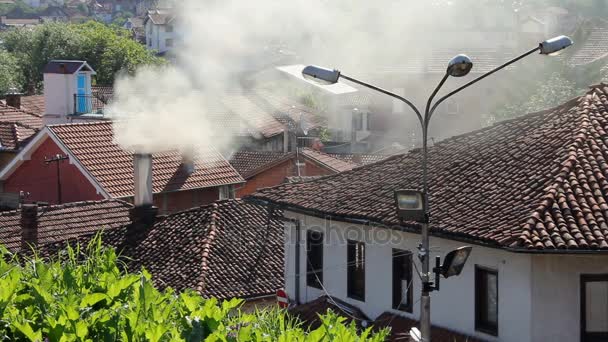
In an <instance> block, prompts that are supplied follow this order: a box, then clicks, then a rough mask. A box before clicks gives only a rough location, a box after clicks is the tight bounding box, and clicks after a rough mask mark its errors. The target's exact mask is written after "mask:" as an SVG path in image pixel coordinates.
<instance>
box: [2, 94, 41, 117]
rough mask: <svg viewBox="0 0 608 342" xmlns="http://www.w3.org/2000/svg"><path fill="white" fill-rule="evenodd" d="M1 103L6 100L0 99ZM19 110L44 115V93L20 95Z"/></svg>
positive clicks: (4, 102)
mask: <svg viewBox="0 0 608 342" xmlns="http://www.w3.org/2000/svg"><path fill="white" fill-rule="evenodd" d="M1 103H2V104H4V105H5V104H6V100H2V101H1ZM20 109H21V110H24V111H26V112H29V113H33V114H36V115H38V116H42V115H44V111H45V104H44V95H28V96H21V108H20Z"/></svg>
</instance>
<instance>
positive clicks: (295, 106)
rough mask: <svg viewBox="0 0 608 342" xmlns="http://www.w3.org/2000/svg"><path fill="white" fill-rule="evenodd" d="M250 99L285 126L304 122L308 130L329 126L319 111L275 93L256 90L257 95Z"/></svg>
mask: <svg viewBox="0 0 608 342" xmlns="http://www.w3.org/2000/svg"><path fill="white" fill-rule="evenodd" d="M250 98H251V99H252V100H253V101H254V102H255V103H256V104H257V105H259V106H260V107H262V108H267V109H268V110H269V111H270V112H272V113H273V115H274V117H275V118H276V119H277V120H278V121H280V122H281V123H283V124H293V123H299V122H301V121H302V124H301V125H302V126H303V128H304V129H307V130H308V129H313V128H318V127H322V126H325V125H326V124H327V119H326V118H325V117H323V116H322V115H319V113H318V111H316V110H314V109H312V108H310V107H307V106H305V105H303V104H300V103H298V102H297V101H295V100H293V99H290V98H287V97H284V96H280V95H278V94H276V93H274V92H270V91H266V90H256V92H255V94H252V95H251V96H250Z"/></svg>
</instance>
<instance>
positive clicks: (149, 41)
mask: <svg viewBox="0 0 608 342" xmlns="http://www.w3.org/2000/svg"><path fill="white" fill-rule="evenodd" d="M148 46H149V47H151V46H152V38H148Z"/></svg>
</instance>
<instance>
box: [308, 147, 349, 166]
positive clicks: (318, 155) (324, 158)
mask: <svg viewBox="0 0 608 342" xmlns="http://www.w3.org/2000/svg"><path fill="white" fill-rule="evenodd" d="M301 153H302V156H304V157H305V158H308V159H311V160H313V161H314V162H316V163H319V164H321V165H322V166H324V167H326V168H328V169H330V170H332V171H334V172H343V171H348V170H351V169H352V168H354V167H356V166H357V165H355V164H353V163H350V162H347V161H344V160H342V159H340V158H335V157H333V156H331V155H330V154H327V153H324V152H320V151H317V150H313V149H310V148H303V149H302V152H301Z"/></svg>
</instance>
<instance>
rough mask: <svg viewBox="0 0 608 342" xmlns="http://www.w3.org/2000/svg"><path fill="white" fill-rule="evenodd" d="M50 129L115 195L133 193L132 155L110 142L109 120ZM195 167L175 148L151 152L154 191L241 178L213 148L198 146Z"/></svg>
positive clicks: (228, 181)
mask: <svg viewBox="0 0 608 342" xmlns="http://www.w3.org/2000/svg"><path fill="white" fill-rule="evenodd" d="M49 130H50V131H51V133H52V134H54V135H55V136H56V137H57V138H58V139H59V140H61V142H62V143H63V144H64V145H65V146H66V147H67V148H68V149H69V150H70V151H71V153H72V154H73V156H74V157H76V158H77V159H78V161H79V162H80V163H81V164H82V165H83V166H84V168H85V169H86V170H87V171H88V172H89V173H90V174H91V175H92V176H93V178H95V179H96V180H97V182H98V183H99V184H100V185H101V187H102V188H103V189H104V190H105V191H107V192H108V193H109V194H110V195H111V196H112V197H114V198H121V197H127V196H132V195H133V188H134V184H133V154H132V153H131V152H128V151H124V150H123V149H122V148H121V147H120V146H119V145H117V144H116V143H115V142H114V141H113V128H112V122H108V121H106V122H95V123H80V124H65V125H52V126H49ZM197 153H198V156H197V157H196V158H195V159H194V163H195V168H196V170H195V171H194V172H193V173H191V174H188V173H187V172H186V170H184V168H183V167H182V162H181V156H180V154H179V153H178V152H177V151H168V152H162V153H155V154H153V156H152V157H153V162H152V186H153V191H154V193H159V192H167V191H177V190H189V189H197V188H206V187H216V186H221V185H227V184H235V183H241V182H243V181H244V180H243V178H242V177H241V176H240V175H239V174H238V172H237V171H236V170H235V169H234V168H233V167H232V166H230V164H229V163H228V161H227V160H226V159H224V158H223V157H222V156H221V155H220V154H219V153H218V152H217V151H216V150H215V149H214V148H213V147H211V146H206V147H201V148H199V149H197Z"/></svg>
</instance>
